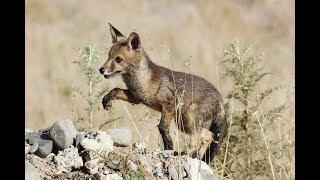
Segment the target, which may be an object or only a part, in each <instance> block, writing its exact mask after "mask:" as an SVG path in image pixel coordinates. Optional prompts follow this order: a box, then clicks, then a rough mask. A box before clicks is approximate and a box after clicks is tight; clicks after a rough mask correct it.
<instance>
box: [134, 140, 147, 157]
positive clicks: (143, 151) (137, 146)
mask: <svg viewBox="0 0 320 180" xmlns="http://www.w3.org/2000/svg"><path fill="white" fill-rule="evenodd" d="M133 149H136V150H137V151H138V152H139V153H140V154H146V153H147V146H146V144H145V143H143V142H141V141H137V142H135V143H134V144H133Z"/></svg>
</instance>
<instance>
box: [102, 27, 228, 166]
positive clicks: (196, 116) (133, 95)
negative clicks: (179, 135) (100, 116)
mask: <svg viewBox="0 0 320 180" xmlns="http://www.w3.org/2000/svg"><path fill="white" fill-rule="evenodd" d="M110 31H111V35H112V39H113V46H112V47H111V49H110V52H109V58H108V60H107V61H106V63H105V64H104V65H103V66H102V67H101V68H100V72H101V73H102V74H104V75H105V77H106V78H110V77H112V76H115V75H121V76H122V78H123V80H124V82H125V84H126V86H127V89H126V90H124V89H119V88H115V89H113V90H112V91H110V92H109V93H108V94H107V95H106V96H105V97H104V98H103V102H102V104H103V107H104V108H105V109H109V108H110V102H111V100H113V99H121V100H124V101H128V102H130V103H134V104H139V103H142V104H145V105H146V106H148V107H150V108H152V109H154V110H157V111H159V112H161V113H162V114H161V120H160V124H159V126H158V128H159V132H160V134H161V136H162V138H163V143H164V149H173V141H172V137H171V136H170V133H169V127H170V125H171V123H172V122H173V121H174V120H175V119H176V118H175V117H176V110H177V109H179V111H180V112H181V117H182V118H181V120H180V121H178V122H175V123H176V124H178V127H180V130H182V131H184V132H185V133H187V134H189V135H190V145H189V148H188V150H187V153H188V154H189V155H191V156H195V155H197V153H198V158H202V159H203V160H205V161H206V162H208V161H210V160H211V159H212V157H213V156H214V155H215V154H217V152H218V148H219V146H220V144H221V143H222V140H223V138H224V137H225V135H226V131H227V128H228V122H227V119H226V115H225V112H224V108H223V100H222V98H221V95H220V93H219V92H218V91H217V90H216V88H215V87H214V86H213V85H212V84H210V83H209V82H207V81H206V80H204V79H203V78H200V77H198V76H195V75H191V74H187V73H183V72H177V71H172V70H170V69H167V68H165V67H161V66H159V65H156V64H155V63H153V62H152V61H151V60H150V58H149V57H148V55H147V54H146V53H145V52H144V50H143V47H142V45H141V41H140V37H139V35H138V34H137V33H135V32H133V33H131V34H130V36H129V38H125V37H124V36H123V35H122V34H121V33H120V32H119V31H118V30H117V29H115V28H114V27H113V26H112V25H110ZM119 58H121V61H120V62H119ZM117 60H118V61H117ZM198 135H199V136H200V140H201V143H200V147H199V149H198V148H197V143H198V142H196V140H197V137H198ZM197 150H198V151H197Z"/></svg>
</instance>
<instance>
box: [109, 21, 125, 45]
mask: <svg viewBox="0 0 320 180" xmlns="http://www.w3.org/2000/svg"><path fill="white" fill-rule="evenodd" d="M109 26H110V33H111V37H112V43H116V42H118V40H119V38H122V37H124V35H122V34H121V32H120V31H119V30H118V29H116V28H115V27H113V26H112V25H111V24H110V23H109Z"/></svg>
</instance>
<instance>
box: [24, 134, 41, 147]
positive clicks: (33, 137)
mask: <svg viewBox="0 0 320 180" xmlns="http://www.w3.org/2000/svg"><path fill="white" fill-rule="evenodd" d="M40 136H41V133H39V132H36V133H30V134H27V135H26V136H25V140H26V141H27V142H28V143H29V144H31V145H33V144H36V143H39V141H40V140H41V137H40Z"/></svg>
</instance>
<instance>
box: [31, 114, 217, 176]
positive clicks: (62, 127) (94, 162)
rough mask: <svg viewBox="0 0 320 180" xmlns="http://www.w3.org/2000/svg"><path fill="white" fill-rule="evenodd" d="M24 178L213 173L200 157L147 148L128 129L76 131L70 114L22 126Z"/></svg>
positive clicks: (202, 174)
mask: <svg viewBox="0 0 320 180" xmlns="http://www.w3.org/2000/svg"><path fill="white" fill-rule="evenodd" d="M25 154H26V155H25V161H26V164H25V177H26V179H27V180H28V179H97V180H121V179H174V180H175V179H176V180H178V179H191V180H193V179H197V180H201V179H202V180H204V179H218V178H217V177H216V176H215V175H214V174H213V171H212V170H211V169H210V167H209V166H208V165H207V164H206V163H205V162H203V161H199V160H197V159H192V158H190V157H188V156H174V155H173V153H172V151H160V150H155V151H153V152H152V151H150V150H149V149H147V147H146V145H145V144H144V143H143V142H140V141H138V142H135V143H132V135H131V132H130V130H128V129H108V130H106V131H100V130H96V131H91V132H78V131H77V130H76V129H75V127H74V125H73V123H72V121H71V120H68V119H67V120H60V121H57V122H56V123H54V124H53V125H52V126H51V127H50V128H48V129H41V130H37V131H32V130H29V129H26V131H25Z"/></svg>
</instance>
